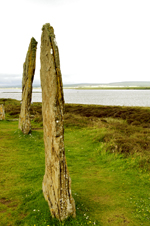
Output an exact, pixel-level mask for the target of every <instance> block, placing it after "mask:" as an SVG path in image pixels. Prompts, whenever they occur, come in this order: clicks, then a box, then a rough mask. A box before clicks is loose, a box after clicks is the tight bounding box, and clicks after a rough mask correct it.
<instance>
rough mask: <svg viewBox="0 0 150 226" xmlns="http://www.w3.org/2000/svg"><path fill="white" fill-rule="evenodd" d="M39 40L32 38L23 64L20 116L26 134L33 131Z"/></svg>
mask: <svg viewBox="0 0 150 226" xmlns="http://www.w3.org/2000/svg"><path fill="white" fill-rule="evenodd" d="M36 48H37V41H36V40H35V39H34V38H31V41H30V45H29V48H28V52H27V55H26V60H25V62H24V64H23V78H22V104H21V111H20V116H19V129H20V130H22V132H23V133H24V134H28V133H29V132H30V131H31V123H30V106H31V96H32V82H33V78H34V73H35V61H36Z"/></svg>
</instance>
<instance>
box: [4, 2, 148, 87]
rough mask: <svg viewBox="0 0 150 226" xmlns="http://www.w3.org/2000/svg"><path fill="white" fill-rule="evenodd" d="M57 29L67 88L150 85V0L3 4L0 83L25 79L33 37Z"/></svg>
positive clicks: (37, 64) (38, 71)
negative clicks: (124, 83)
mask: <svg viewBox="0 0 150 226" xmlns="http://www.w3.org/2000/svg"><path fill="white" fill-rule="evenodd" d="M45 23H50V24H51V26H53V27H54V31H55V35H56V40H57V44H58V48H59V53H60V65H61V72H62V77H63V83H64V84H70V83H108V82H120V81H150V0H13V1H12V0H5V1H2V0H0V25H1V26H0V27H1V35H0V84H4V83H5V84H7V83H12V84H14V83H16V82H20V84H21V79H22V72H23V63H24V61H25V57H26V53H27V50H28V46H29V43H30V39H31V37H34V38H35V39H36V40H37V41H38V49H37V60H36V73H35V82H37V81H39V80H40V45H41V28H42V26H43V24H45Z"/></svg>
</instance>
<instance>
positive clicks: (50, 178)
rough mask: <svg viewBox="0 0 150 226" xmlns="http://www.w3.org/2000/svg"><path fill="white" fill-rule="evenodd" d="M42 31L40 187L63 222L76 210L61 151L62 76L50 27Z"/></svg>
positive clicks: (51, 207)
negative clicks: (42, 153)
mask: <svg viewBox="0 0 150 226" xmlns="http://www.w3.org/2000/svg"><path fill="white" fill-rule="evenodd" d="M42 30H43V32H42V37H41V56H40V59H41V71H40V76H41V86H42V114H43V128H44V143H45V175H44V179H43V184H42V187H43V193H44V197H45V199H46V200H47V201H48V205H49V208H50V211H51V214H52V216H53V217H56V218H58V219H59V220H64V219H66V218H67V217H68V216H73V217H75V215H76V211H75V202H74V199H73V197H72V194H71V179H70V176H69V172H68V169H67V163H66V157H65V148H64V128H63V121H64V97H63V88H62V77H61V71H60V62H59V52H58V47H57V44H56V40H55V35H54V30H53V27H51V26H50V24H45V25H44V26H43V28H42Z"/></svg>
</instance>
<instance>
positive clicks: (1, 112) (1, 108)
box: [0, 104, 5, 120]
mask: <svg viewBox="0 0 150 226" xmlns="http://www.w3.org/2000/svg"><path fill="white" fill-rule="evenodd" d="M0 120H5V110H4V105H3V104H1V105H0Z"/></svg>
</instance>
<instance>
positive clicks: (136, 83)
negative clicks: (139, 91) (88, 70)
mask: <svg viewBox="0 0 150 226" xmlns="http://www.w3.org/2000/svg"><path fill="white" fill-rule="evenodd" d="M90 86H104V87H105V86H108V87H113V86H120V87H122V86H123V87H134V86H137V87H150V81H131V82H130V81H127V82H112V83H78V84H64V88H68V87H72V88H73V87H90Z"/></svg>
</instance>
